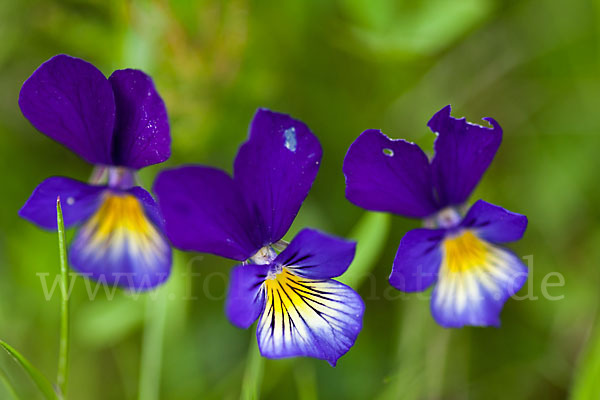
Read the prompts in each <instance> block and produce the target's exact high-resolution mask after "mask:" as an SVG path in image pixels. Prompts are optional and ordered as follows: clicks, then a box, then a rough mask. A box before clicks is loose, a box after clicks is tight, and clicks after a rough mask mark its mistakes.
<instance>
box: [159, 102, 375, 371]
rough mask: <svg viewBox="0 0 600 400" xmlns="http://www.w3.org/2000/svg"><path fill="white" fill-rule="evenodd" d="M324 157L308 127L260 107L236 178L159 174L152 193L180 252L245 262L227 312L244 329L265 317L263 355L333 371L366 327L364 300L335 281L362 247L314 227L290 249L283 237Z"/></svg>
mask: <svg viewBox="0 0 600 400" xmlns="http://www.w3.org/2000/svg"><path fill="white" fill-rule="evenodd" d="M321 154H322V152H321V145H320V144H319V141H318V139H317V138H316V137H315V136H314V135H313V134H312V133H311V132H310V130H309V129H308V127H307V126H306V125H304V124H303V123H302V122H300V121H297V120H294V119H292V118H291V117H289V116H287V115H285V114H279V113H275V112H271V111H268V110H262V109H261V110H259V111H258V112H257V113H256V115H255V116H254V119H253V121H252V124H251V126H250V137H249V139H248V141H246V143H244V144H243V145H242V146H241V148H240V150H239V152H238V154H237V157H236V159H235V163H234V167H233V177H231V176H229V175H228V174H227V173H226V172H224V171H221V170H218V169H215V168H211V167H204V166H187V167H181V168H177V169H173V170H168V171H163V172H161V173H160V174H159V176H158V177H157V179H156V182H155V186H154V190H155V193H156V195H157V197H158V202H159V205H160V208H161V210H162V212H163V215H164V216H165V226H166V232H167V236H168V237H169V239H171V241H172V243H173V245H175V246H176V247H179V248H181V249H183V250H192V251H200V252H207V253H212V254H216V255H218V256H221V257H225V258H230V259H234V260H237V261H242V262H243V263H242V265H240V266H237V267H235V268H234V269H233V271H232V274H231V279H230V284H229V293H228V298H227V302H226V303H227V304H226V312H227V316H228V317H229V319H230V320H231V322H232V323H233V324H234V325H237V326H238V327H240V328H244V329H245V328H248V327H249V326H250V325H252V323H253V322H254V321H255V320H256V319H259V322H258V326H257V332H256V334H257V338H258V344H259V348H260V351H261V354H262V355H263V356H265V357H269V358H282V357H292V356H309V357H315V358H320V359H324V360H327V361H329V363H330V364H332V365H335V363H336V362H337V360H338V358H339V357H341V356H342V355H343V354H344V353H346V352H347V351H348V350H349V349H350V347H352V345H353V344H354V342H355V340H356V337H357V335H358V333H359V331H360V330H361V327H362V315H363V311H364V305H363V302H362V299H361V298H360V296H359V295H358V294H357V293H356V292H355V291H354V290H352V289H351V288H349V287H348V286H346V285H344V284H342V283H339V282H337V281H335V280H333V279H331V278H333V277H336V276H339V275H341V274H342V273H344V271H345V270H346V269H347V268H348V266H349V265H350V262H351V261H352V259H353V258H354V251H355V244H354V243H353V242H349V241H346V240H343V239H338V238H335V237H332V236H329V235H326V234H324V233H321V232H318V231H316V230H312V229H304V230H302V231H300V232H299V233H298V235H297V236H296V237H295V238H294V239H293V240H292V241H291V243H289V245H288V244H287V243H285V242H283V241H282V240H281V239H282V238H283V236H284V235H285V233H286V232H287V231H288V229H289V227H290V225H291V224H292V222H293V220H294V218H295V217H296V214H297V213H298V210H299V209H300V206H301V205H302V202H303V201H304V199H305V198H306V196H307V194H308V191H309V190H310V187H311V186H312V183H313V181H314V179H315V177H316V175H317V172H318V170H319V163H320V161H321ZM278 252H279V253H278Z"/></svg>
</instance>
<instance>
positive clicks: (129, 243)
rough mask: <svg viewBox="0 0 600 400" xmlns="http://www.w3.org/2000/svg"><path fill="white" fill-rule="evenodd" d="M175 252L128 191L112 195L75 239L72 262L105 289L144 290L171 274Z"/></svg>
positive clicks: (111, 192)
mask: <svg viewBox="0 0 600 400" xmlns="http://www.w3.org/2000/svg"><path fill="white" fill-rule="evenodd" d="M171 262H172V255H171V247H170V245H169V243H168V242H167V240H166V238H165V237H164V235H163V233H162V232H161V230H160V228H159V227H158V226H156V225H155V224H154V223H153V222H152V220H151V218H150V217H149V216H148V215H147V213H146V210H145V207H144V204H143V203H142V201H140V200H139V199H138V198H137V197H136V196H134V195H132V194H131V193H128V192H115V191H107V192H105V193H104V196H103V198H102V203H101V205H100V207H99V208H98V210H97V211H96V213H95V214H94V215H92V217H91V218H89V219H88V220H87V222H86V223H85V224H84V225H83V226H82V227H81V229H80V230H79V231H78V232H77V234H76V235H75V238H74V239H73V243H72V244H71V247H70V249H69V263H70V265H71V266H72V267H73V269H75V270H76V271H78V272H80V273H81V274H83V275H84V276H87V277H89V278H91V279H93V280H95V281H98V282H100V283H103V284H108V285H115V286H120V287H123V288H126V289H130V290H135V291H142V290H148V289H152V288H154V287H156V286H157V285H159V284H161V283H163V282H164V281H165V280H167V278H168V277H169V274H170V272H171Z"/></svg>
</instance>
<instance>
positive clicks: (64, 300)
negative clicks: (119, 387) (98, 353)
mask: <svg viewBox="0 0 600 400" xmlns="http://www.w3.org/2000/svg"><path fill="white" fill-rule="evenodd" d="M56 222H57V226H58V248H59V254H60V293H61V301H60V343H59V348H58V373H57V378H56V382H57V385H58V388H59V389H60V393H61V397H62V398H63V399H66V398H67V385H68V381H69V380H68V378H69V347H70V346H69V293H68V290H69V289H68V288H69V270H68V265H67V244H66V239H65V223H64V219H63V213H62V207H61V205H60V197H58V198H57V199H56Z"/></svg>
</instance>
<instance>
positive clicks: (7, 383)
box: [0, 368, 21, 400]
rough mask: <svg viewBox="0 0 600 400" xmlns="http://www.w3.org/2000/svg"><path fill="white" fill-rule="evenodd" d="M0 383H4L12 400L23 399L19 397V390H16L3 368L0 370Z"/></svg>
mask: <svg viewBox="0 0 600 400" xmlns="http://www.w3.org/2000/svg"><path fill="white" fill-rule="evenodd" d="M0 381H2V383H3V384H4V387H6V391H7V392H8V393H10V396H11V399H14V400H20V399H21V398H20V397H19V395H18V394H17V390H16V389H15V387H14V386H13V385H12V383H11V382H10V380H9V379H8V376H7V375H6V372H4V370H3V369H2V368H0Z"/></svg>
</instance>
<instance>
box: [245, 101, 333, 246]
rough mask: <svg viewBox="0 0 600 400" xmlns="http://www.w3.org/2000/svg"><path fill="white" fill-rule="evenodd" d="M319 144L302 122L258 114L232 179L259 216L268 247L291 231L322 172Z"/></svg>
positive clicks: (269, 114)
mask: <svg viewBox="0 0 600 400" xmlns="http://www.w3.org/2000/svg"><path fill="white" fill-rule="evenodd" d="M321 155H322V151H321V145H320V144H319V141H318V139H317V138H316V137H315V136H314V135H313V134H312V133H311V132H310V130H309V129H308V127H307V126H306V125H305V124H303V123H302V122H300V121H298V120H295V119H293V118H291V117H290V116H288V115H285V114H280V113H275V112H272V111H268V110H264V109H259V110H258V112H257V113H256V115H255V116H254V119H253V120H252V123H251V126H250V138H249V140H248V141H247V142H246V143H244V144H243V145H242V147H241V148H240V150H239V152H238V154H237V157H236V159H235V164H234V180H235V182H236V184H237V185H238V187H239V188H240V191H241V192H242V193H244V197H245V199H246V201H247V203H248V207H249V210H250V211H251V212H252V213H253V214H254V215H256V217H257V219H258V223H259V224H258V226H259V227H260V229H261V232H260V239H261V241H263V242H264V243H265V244H268V243H274V242H277V241H278V240H279V239H281V238H282V237H283V236H284V235H285V233H286V232H287V231H288V229H289V227H290V225H291V224H292V222H293V220H294V218H295V217H296V214H297V213H298V210H299V209H300V206H301V205H302V202H303V201H304V199H305V198H306V196H307V194H308V191H309V190H310V187H311V186H312V183H313V181H314V180H315V177H316V175H317V172H318V170H319V163H320V161H321Z"/></svg>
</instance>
